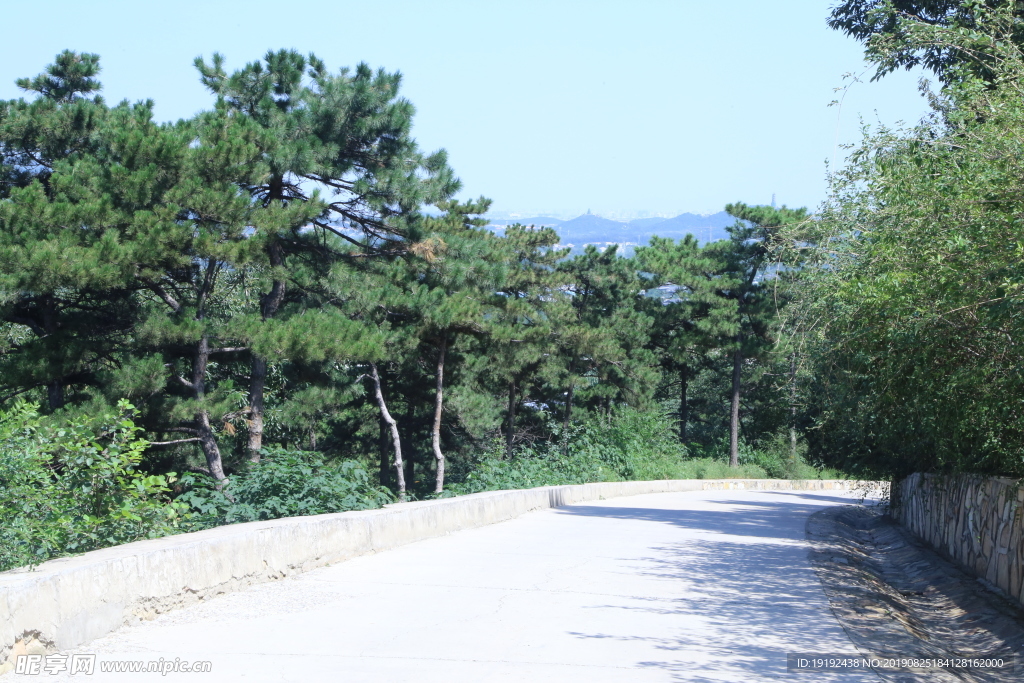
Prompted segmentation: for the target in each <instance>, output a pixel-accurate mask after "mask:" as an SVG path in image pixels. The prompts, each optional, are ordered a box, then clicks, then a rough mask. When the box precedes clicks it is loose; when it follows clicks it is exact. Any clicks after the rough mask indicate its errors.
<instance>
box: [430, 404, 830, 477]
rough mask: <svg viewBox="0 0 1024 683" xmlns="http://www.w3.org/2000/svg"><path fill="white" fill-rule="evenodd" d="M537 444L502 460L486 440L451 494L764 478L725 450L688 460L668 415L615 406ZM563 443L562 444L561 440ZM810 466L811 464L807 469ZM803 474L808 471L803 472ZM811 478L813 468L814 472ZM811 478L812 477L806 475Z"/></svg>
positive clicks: (501, 448)
mask: <svg viewBox="0 0 1024 683" xmlns="http://www.w3.org/2000/svg"><path fill="white" fill-rule="evenodd" d="M552 429H553V431H554V432H555V433H556V435H557V439H555V440H553V441H551V442H547V443H544V444H542V445H540V446H538V447H532V448H531V447H524V448H520V449H519V450H518V451H517V452H516V453H515V455H514V456H513V457H512V458H511V459H508V458H505V457H504V454H505V449H504V445H503V444H501V443H500V442H495V443H494V444H492V446H491V448H490V449H489V450H488V451H486V452H485V453H483V454H482V455H481V456H480V457H479V459H478V460H477V462H475V463H474V466H473V468H472V469H471V470H470V471H469V472H468V473H467V474H466V475H464V477H462V480H461V481H459V482H457V483H454V484H452V485H451V486H450V487H449V492H450V493H452V494H466V493H476V492H479V491H494V490H501V489H517V488H530V487H533V486H556V485H562V484H585V483H588V482H600V481H653V480H658V479H725V478H732V479H736V478H742V479H764V478H766V477H767V474H766V472H765V470H764V469H762V468H761V467H759V466H758V465H757V464H755V463H743V464H741V466H740V467H739V468H734V467H729V464H728V461H727V458H724V457H723V456H725V454H726V453H727V451H725V450H722V451H721V452H720V453H719V457H717V458H714V457H701V458H691V457H689V456H688V453H687V449H686V448H684V447H683V446H682V445H680V444H679V442H678V440H676V438H675V435H674V434H673V430H672V427H671V418H670V416H668V415H664V414H661V413H659V412H657V411H645V410H636V409H633V408H629V407H622V408H617V409H615V410H614V411H613V413H612V415H611V416H610V417H606V416H597V415H595V416H591V417H589V418H588V419H586V420H584V421H582V422H581V423H579V424H577V425H574V426H572V427H571V428H570V429H569V430H568V432H567V433H560V432H559V431H558V430H559V427H558V426H557V425H556V426H553V427H552ZM566 440H567V442H568V448H567V449H566V448H564V447H563V445H562V443H563V442H564V441H566ZM811 469H812V470H813V468H811ZM803 473H804V474H805V475H807V474H811V472H810V471H808V470H804V471H803ZM814 475H815V476H817V472H816V471H814ZM811 478H813V477H811Z"/></svg>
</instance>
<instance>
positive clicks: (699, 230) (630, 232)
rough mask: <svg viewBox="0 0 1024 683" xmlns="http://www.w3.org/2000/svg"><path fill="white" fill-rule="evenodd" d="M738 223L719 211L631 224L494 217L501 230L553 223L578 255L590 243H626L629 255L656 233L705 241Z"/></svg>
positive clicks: (587, 216)
mask: <svg viewBox="0 0 1024 683" xmlns="http://www.w3.org/2000/svg"><path fill="white" fill-rule="evenodd" d="M735 222H736V219H735V218H733V217H732V216H730V215H729V214H727V213H726V212H724V211H719V212H718V213H713V214H709V215H707V216H701V215H700V214H696V213H682V214H679V215H678V216H675V217H674V218H639V219H637V220H634V221H629V222H628V223H624V222H622V221H613V220H610V219H608V218H601V217H600V216H595V215H594V214H592V213H586V214H583V215H582V216H577V217H576V218H573V219H572V220H568V221H566V220H561V219H558V218H553V217H552V216H534V217H532V218H500V219H494V220H492V221H491V222H490V225H491V226H493V227H494V228H496V229H497V230H501V229H503V228H504V227H505V226H506V225H512V224H513V223H522V224H523V225H538V226H540V225H545V226H550V227H553V228H555V229H556V230H557V231H558V234H559V236H561V238H562V244H565V245H572V253H574V254H577V253H580V252H582V251H583V247H584V246H586V245H588V244H594V245H596V246H598V247H606V246H608V245H609V244H624V245H626V246H625V247H624V248H623V250H622V253H624V254H626V255H629V254H632V253H633V246H635V245H640V244H647V243H648V242H649V241H650V240H651V237H652V236H653V235H657V236H658V237H668V238H671V239H674V240H678V239H682V238H683V237H684V236H686V235H687V234H691V235H693V236H694V237H696V238H697V240H698V241H699V242H700V243H701V244H704V243H706V242H714V241H717V240H721V239H727V238H728V237H729V233H727V232H726V231H725V228H726V226H729V225H732V224H733V223H735Z"/></svg>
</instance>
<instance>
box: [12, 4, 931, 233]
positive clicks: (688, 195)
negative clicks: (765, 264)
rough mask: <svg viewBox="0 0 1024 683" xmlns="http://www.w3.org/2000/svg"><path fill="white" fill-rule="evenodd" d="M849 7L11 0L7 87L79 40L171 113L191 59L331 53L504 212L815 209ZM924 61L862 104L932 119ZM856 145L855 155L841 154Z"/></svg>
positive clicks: (852, 110)
mask: <svg viewBox="0 0 1024 683" xmlns="http://www.w3.org/2000/svg"><path fill="white" fill-rule="evenodd" d="M832 4H834V0H786V1H785V2H766V1H765V0H733V1H732V2H707V1H704V0H702V1H696V0H630V1H629V2H626V1H625V0H618V1H616V2H603V1H601V0H572V1H570V0H546V1H543V2H537V1H534V0H515V1H506V2H489V1H488V0H468V1H454V0H453V1H444V0H417V1H391V2H389V1H386V0H379V1H375V2H370V1H368V0H363V1H361V2H350V1H348V0H334V1H331V2H321V1H317V0H306V1H305V2H302V3H288V2H281V1H280V0H277V1H275V2H268V1H265V0H247V1H245V2H219V1H217V0H207V1H206V2H194V1H192V0H180V1H177V2H139V1H138V0H133V1H130V2H122V1H118V0H96V1H95V2H81V0H76V1H75V2H64V1H56V0H35V1H34V2H13V1H12V0H6V2H4V3H3V8H2V16H3V18H4V23H5V29H6V30H5V31H4V33H5V37H4V41H3V42H2V44H0V97H2V98H12V97H18V96H20V92H19V91H18V90H17V88H15V86H14V83H13V81H14V79H15V78H17V77H20V76H30V75H34V74H36V73H38V72H40V71H41V70H42V68H43V67H44V66H45V65H46V64H47V63H49V62H50V61H52V59H53V57H54V55H55V54H56V53H58V52H59V51H61V50H63V49H65V48H70V49H74V50H79V51H88V52H97V53H99V54H100V55H101V57H102V65H103V73H102V81H103V83H104V94H105V96H106V98H107V99H108V101H110V102H116V101H119V100H121V99H125V98H127V99H129V100H139V99H145V98H152V99H154V100H155V101H156V112H157V116H158V117H159V118H160V119H162V120H173V119H178V118H181V117H187V116H190V115H191V114H193V113H195V112H196V111H199V110H201V109H203V108H206V107H209V106H210V105H211V102H212V99H211V97H210V96H209V95H208V94H207V93H206V92H205V91H204V90H203V88H202V87H201V86H200V84H199V82H198V79H197V78H196V73H195V71H194V69H193V67H192V65H191V63H192V60H193V58H195V57H196V56H198V55H204V56H209V55H211V54H212V53H213V52H215V51H219V52H221V53H223V54H224V55H225V56H226V58H227V60H228V67H229V68H231V67H235V66H240V65H241V64H243V63H244V62H247V61H251V60H254V59H257V58H259V57H261V56H262V55H263V54H264V53H265V52H266V51H267V50H268V49H278V48H282V47H286V48H296V49H298V50H300V51H303V52H309V51H313V52H315V53H316V54H318V55H319V56H320V57H321V58H323V59H324V60H325V61H326V62H327V64H328V66H329V67H330V68H332V69H336V68H339V67H341V66H344V65H354V64H355V63H357V62H359V61H365V62H367V63H369V64H370V65H371V66H374V67H377V66H383V67H385V68H387V69H389V70H398V71H401V72H402V74H403V75H404V86H403V87H404V95H405V96H406V97H407V98H408V99H410V100H411V101H412V102H413V103H414V104H415V105H416V108H417V117H416V124H415V134H416V137H417V139H418V140H419V141H420V144H421V146H422V147H424V148H425V149H436V148H438V147H444V148H446V149H447V150H448V151H449V153H450V159H451V163H452V165H453V166H454V168H455V169H456V171H457V173H458V174H459V176H460V177H461V178H462V180H463V183H464V187H465V192H464V195H465V196H477V195H480V194H483V195H486V196H488V197H491V198H492V199H494V200H495V205H494V208H495V209H496V210H502V211H522V212H527V213H530V212H535V211H558V212H561V213H564V214H573V213H579V212H582V211H585V210H586V209H588V208H589V209H592V210H593V211H594V212H595V213H605V214H607V213H611V212H615V211H624V212H636V211H645V210H646V211H650V212H654V213H657V212H675V211H682V210H687V211H695V212H711V211H717V210H720V209H721V207H722V206H723V205H724V204H725V203H726V202H729V201H735V200H741V201H746V202H750V203H767V202H769V201H770V200H771V195H772V193H773V192H774V193H777V194H778V198H779V202H780V203H781V202H784V203H786V204H788V205H790V206H798V205H807V206H810V207H814V206H816V205H817V204H818V203H819V202H820V201H821V200H822V199H823V197H824V192H825V182H824V175H825V161H826V159H828V158H830V157H831V156H832V154H833V150H834V148H835V141H836V131H837V111H836V109H835V108H834V107H833V108H829V107H828V106H827V105H828V103H829V102H830V101H831V100H833V99H834V98H835V97H836V95H835V93H833V91H832V89H833V88H834V87H836V86H839V85H842V83H843V80H842V76H843V74H844V73H847V72H856V73H861V72H863V71H864V69H865V66H864V64H863V60H862V48H861V46H860V45H859V44H857V43H856V42H854V41H852V40H850V39H848V38H846V37H844V36H843V35H842V34H839V33H836V32H834V31H831V30H829V29H828V28H827V27H826V25H825V18H826V17H827V15H828V11H829V9H830V7H831V5H832ZM918 77H919V76H918V75H916V74H906V73H899V74H895V75H892V76H889V77H887V78H886V79H884V80H883V81H881V82H879V83H863V84H858V85H856V86H854V87H853V88H852V89H851V90H850V93H849V95H848V96H847V98H846V100H845V103H844V105H843V110H842V118H841V121H840V125H839V140H840V142H842V141H851V140H854V139H856V138H857V136H858V130H859V117H863V118H864V119H866V120H868V121H870V122H873V121H876V120H881V121H883V122H886V123H892V122H895V121H897V120H901V119H902V120H906V121H911V122H912V121H916V120H917V119H918V118H920V116H921V115H922V114H923V113H924V111H925V105H924V102H923V100H922V99H921V97H920V96H919V95H918V94H917V88H916V80H917V78H918ZM840 152H841V150H840Z"/></svg>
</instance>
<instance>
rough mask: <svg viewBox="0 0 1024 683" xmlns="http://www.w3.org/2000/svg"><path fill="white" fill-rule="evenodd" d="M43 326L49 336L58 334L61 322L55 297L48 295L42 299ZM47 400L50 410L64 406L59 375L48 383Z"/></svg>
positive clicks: (61, 380)
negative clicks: (58, 318) (58, 317)
mask: <svg viewBox="0 0 1024 683" xmlns="http://www.w3.org/2000/svg"><path fill="white" fill-rule="evenodd" d="M41 308H42V316H41V317H42V323H43V324H42V328H43V331H44V332H45V334H46V336H47V337H52V336H53V335H55V334H57V330H58V329H59V328H60V323H58V322H57V305H56V304H55V303H54V302H53V297H51V296H46V297H45V298H44V299H43V301H42V306H41ZM46 402H47V404H48V405H49V406H50V410H51V411H52V410H57V409H58V408H63V407H64V380H63V378H62V377H58V378H56V379H54V380H51V381H50V382H48V383H47V384H46Z"/></svg>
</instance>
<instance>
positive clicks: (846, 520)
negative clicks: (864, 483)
mask: <svg viewBox="0 0 1024 683" xmlns="http://www.w3.org/2000/svg"><path fill="white" fill-rule="evenodd" d="M807 538H808V540H809V541H810V542H811V547H812V549H811V552H810V555H809V558H810V561H811V564H812V566H813V567H814V569H815V571H816V572H817V574H818V577H819V578H820V579H821V583H822V587H823V588H824V590H825V594H826V596H828V600H829V603H830V605H831V608H832V611H833V613H834V614H835V615H836V618H837V619H838V620H839V623H840V624H841V625H842V627H843V628H844V629H845V630H846V633H847V634H848V635H849V637H850V640H851V641H852V642H853V644H854V646H856V648H857V649H858V650H859V651H860V652H861V654H862V655H863V656H865V657H872V658H876V659H879V660H884V659H891V658H918V659H932V660H936V659H937V660H950V659H954V660H955V659H958V658H964V657H984V656H987V655H992V654H997V655H1000V656H1003V657H1007V656H1008V657H1010V658H1013V657H1015V658H1016V667H1015V670H1013V669H1010V670H1007V669H1004V670H1000V671H994V670H981V669H974V670H964V669H945V670H942V669H940V670H936V669H932V670H921V669H908V668H898V667H897V668H883V667H877V668H875V671H876V673H878V675H879V676H880V678H881V679H882V680H885V681H900V682H901V683H902V682H904V681H914V682H917V681H922V682H924V681H927V682H928V683H933V682H934V683H943V682H945V681H985V682H988V681H1021V680H1024V667H1022V666H1021V664H1022V663H1024V657H1022V655H1024V611H1022V610H1021V609H1020V608H1019V607H1018V606H1016V605H1015V604H1014V603H1012V602H1011V601H1010V600H1009V599H1007V598H1004V597H1002V596H1000V595H999V594H998V593H997V592H995V591H994V590H992V589H991V588H989V587H987V586H985V585H984V584H983V583H982V582H980V581H979V580H978V579H977V578H976V577H974V576H972V575H970V574H968V573H966V572H965V571H963V570H961V569H960V568H958V567H956V566H955V565H953V564H952V563H950V562H948V561H947V560H945V559H943V558H942V557H941V556H939V555H938V554H937V553H935V552H934V551H932V550H931V549H929V548H927V547H925V546H924V545H923V544H922V543H921V542H920V541H918V540H917V539H916V538H915V537H914V536H913V535H912V534H910V533H909V532H908V531H906V530H905V529H903V527H901V526H900V525H898V524H897V523H896V522H895V521H894V520H893V519H892V518H891V517H889V516H888V515H885V514H882V513H881V512H880V511H879V510H878V509H877V508H870V507H864V506H854V505H851V506H843V507H835V508H828V509H825V510H822V511H820V512H817V513H815V514H814V515H812V516H811V518H810V519H809V520H808V522H807ZM804 676H806V677H807V679H808V680H811V679H813V677H814V674H813V673H811V672H807V673H805V674H804Z"/></svg>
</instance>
